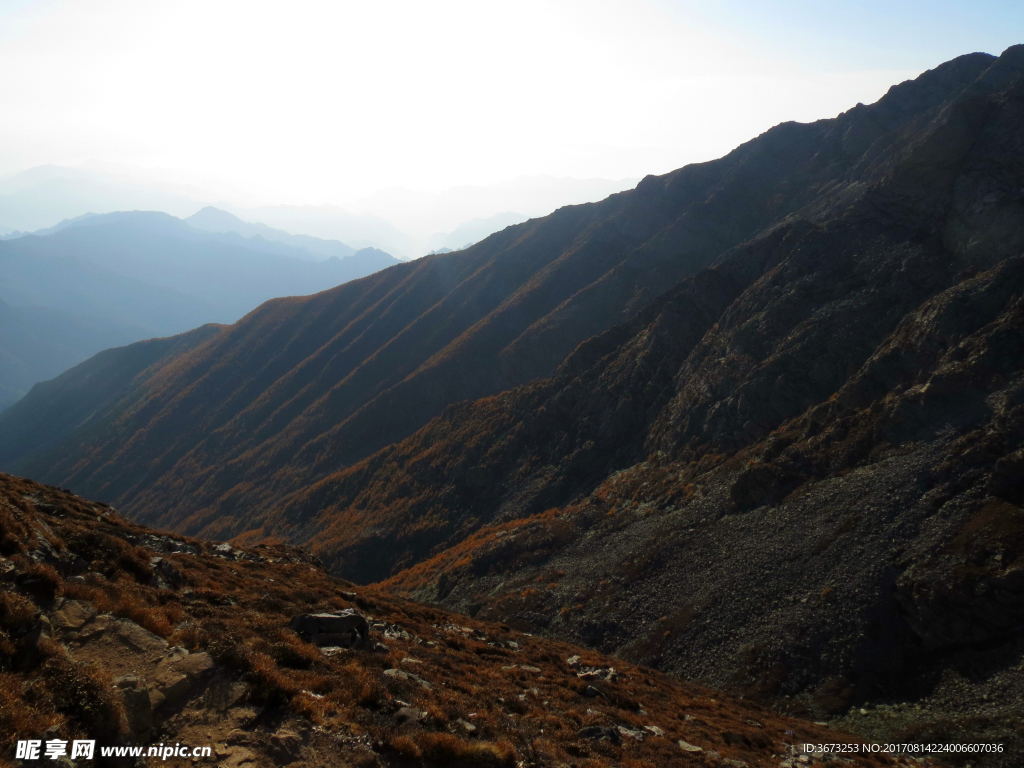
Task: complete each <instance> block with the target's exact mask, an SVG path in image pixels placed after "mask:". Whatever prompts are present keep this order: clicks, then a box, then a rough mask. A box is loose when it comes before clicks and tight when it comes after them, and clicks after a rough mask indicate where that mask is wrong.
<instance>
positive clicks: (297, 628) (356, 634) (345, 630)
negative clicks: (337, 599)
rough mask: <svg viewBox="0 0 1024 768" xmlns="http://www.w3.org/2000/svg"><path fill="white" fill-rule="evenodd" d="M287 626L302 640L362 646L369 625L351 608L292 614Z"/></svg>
mask: <svg viewBox="0 0 1024 768" xmlns="http://www.w3.org/2000/svg"><path fill="white" fill-rule="evenodd" d="M288 628H289V629H291V630H292V631H293V632H295V633H296V634H297V635H299V637H302V638H303V639H304V640H308V641H309V642H311V643H314V644H315V645H319V646H331V645H335V646H343V647H354V646H362V645H365V644H366V642H367V641H368V640H369V637H370V625H369V624H368V623H367V621H366V619H365V618H364V617H363V616H360V615H359V614H358V613H356V612H355V611H353V610H352V609H351V608H349V609H346V610H344V611H339V612H338V613H303V614H300V615H298V616H293V617H292V619H291V621H289V622H288Z"/></svg>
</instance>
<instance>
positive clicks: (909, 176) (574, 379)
mask: <svg viewBox="0 0 1024 768" xmlns="http://www.w3.org/2000/svg"><path fill="white" fill-rule="evenodd" d="M971 62H975V63H980V64H982V65H984V66H982V67H979V69H980V75H976V76H975V77H973V78H972V79H971V83H970V84H969V85H968V87H966V88H964V89H963V90H959V91H957V92H956V94H955V95H954V96H953V97H951V98H947V99H946V100H944V101H942V102H941V103H939V104H936V105H934V106H933V107H931V108H930V109H927V110H925V111H923V112H922V113H921V114H920V116H919V117H918V119H917V120H916V121H913V122H912V123H909V124H906V125H904V126H903V127H902V128H901V129H900V131H898V132H897V133H896V135H890V134H881V135H880V136H879V137H878V138H876V139H875V140H874V141H873V142H872V143H871V145H870V148H869V149H868V150H866V151H865V152H864V154H863V156H862V157H863V160H862V162H863V163H864V165H863V167H862V168H860V169H859V170H857V171H856V172H857V173H861V174H863V175H862V176H860V178H862V179H864V181H863V182H860V183H859V184H857V185H854V184H849V185H846V186H837V187H836V191H834V192H832V193H830V194H829V195H828V196H825V197H821V198H819V199H816V200H815V201H814V202H813V203H812V204H810V205H808V206H807V207H806V208H805V209H803V210H802V211H801V212H800V214H799V215H796V216H793V217H790V218H789V219H788V220H787V221H785V222H783V223H781V224H779V225H778V226H776V227H773V228H771V229H770V230H769V231H766V232H765V233H763V234H761V235H759V236H758V237H756V238H754V239H752V240H751V241H749V242H747V243H744V244H742V245H740V246H738V247H736V248H734V249H731V250H730V251H728V252H726V253H724V254H723V255H721V256H720V257H718V258H717V259H716V260H715V262H714V264H713V265H712V266H711V267H710V268H709V269H707V270H704V271H702V272H699V273H698V274H696V275H694V276H692V277H691V278H688V279H686V280H683V281H682V282H681V283H679V284H678V285H677V286H676V287H674V288H673V289H672V290H670V291H669V292H667V293H666V294H664V295H663V296H661V297H660V298H659V299H657V300H655V301H654V302H652V303H651V304H650V305H649V306H648V307H646V308H645V309H644V310H643V311H641V312H640V313H638V314H637V315H636V316H635V317H634V318H632V319H631V320H630V321H629V322H627V323H625V324H622V325H619V326H617V327H615V328H613V329H610V330H609V331H607V332H605V333H603V334H600V335H597V336H596V337H594V338H592V339H591V340H589V341H587V342H586V343H584V344H582V345H580V346H579V347H578V348H577V349H576V350H575V352H574V353H573V354H572V355H570V356H569V357H568V359H566V360H565V362H564V363H563V364H562V365H561V366H560V367H559V369H558V371H557V372H556V374H555V375H554V376H553V377H551V378H548V379H545V380H541V381H537V382H534V383H531V384H529V385H526V386H523V387H520V388H515V389H512V390H509V391H505V392H503V393H501V394H499V395H496V396H493V397H489V398H485V399H481V400H477V401H472V402H463V403H459V404H456V405H453V406H450V407H449V408H448V409H447V410H446V411H445V412H444V413H443V414H442V415H441V416H440V417H438V418H436V419H434V420H432V421H431V422H430V423H429V424H427V425H426V426H425V427H424V428H423V429H421V430H419V431H418V432H417V433H415V434H414V435H412V436H411V437H409V438H407V439H406V440H404V441H401V442H399V443H397V444H395V445H392V446H389V447H388V448H386V449H384V450H382V451H380V452H378V453H376V454H374V455H373V456H371V457H369V458H367V459H365V460H364V461H362V462H359V463H358V464H356V465H354V466H353V467H350V468H347V469H345V470H342V471H339V472H337V473H334V474H332V475H330V476H328V477H327V478H325V479H323V480H321V481H319V482H317V483H316V484H314V485H312V486H311V487H310V488H308V489H302V490H300V491H298V492H296V493H294V494H292V495H291V496H289V497H287V498H286V499H285V500H284V501H283V502H282V503H281V504H280V505H279V506H278V508H277V509H275V510H273V511H271V512H269V513H267V514H265V515H261V516H256V517H255V522H256V523H258V524H259V525H258V527H257V526H255V525H254V526H253V530H252V531H251V532H250V533H249V534H248V535H247V536H243V537H242V538H241V540H258V539H259V538H262V537H280V538H285V539H289V540H293V541H304V542H309V543H311V545H312V546H313V547H314V549H315V551H316V552H317V553H318V554H319V555H320V556H322V557H323V558H324V559H325V561H326V562H327V563H328V565H329V566H330V567H332V568H333V569H335V570H336V572H338V573H340V574H342V575H344V576H346V577H348V578H352V579H357V580H365V581H375V580H378V579H382V578H386V577H388V576H392V578H391V580H390V581H388V582H386V585H387V586H389V587H390V588H393V589H398V590H405V591H407V592H409V593H410V594H411V595H413V596H415V597H417V598H419V599H424V600H431V601H437V602H440V603H442V604H444V605H447V606H449V607H453V608H456V609H459V610H465V611H468V612H470V613H472V614H473V615H476V616H478V617H487V618H489V619H498V620H502V621H505V622H507V623H509V624H510V625H513V626H518V627H520V628H521V629H526V630H529V631H534V632H543V633H545V634H549V635H553V636H557V637H561V638H563V639H567V640H572V641H573V642H580V643H585V644H588V645H591V646H595V647H598V648H600V649H601V650H603V651H605V652H612V653H615V654H617V655H622V656H625V657H626V658H630V659H632V660H635V661H638V662H642V663H645V664H652V665H657V666H659V667H661V668H664V669H668V670H671V671H674V672H677V673H679V674H680V675H682V676H684V677H687V678H692V679H698V680H701V681H703V682H706V683H709V684H714V685H716V686H720V687H729V688H731V689H734V690H738V691H742V692H744V693H746V694H750V695H755V696H759V697H764V698H770V699H772V700H773V701H775V702H776V703H777V704H778V705H779V706H787V707H793V708H795V709H798V710H799V711H802V712H806V713H810V714H813V715H814V716H816V717H822V716H830V717H840V716H845V715H846V714H847V713H849V712H851V711H853V712H856V711H857V710H858V709H859V708H861V707H862V706H863V705H864V704H866V703H869V702H872V703H878V704H885V705H886V706H889V705H893V706H895V705H902V704H904V703H905V702H907V701H914V702H917V703H918V705H919V706H920V709H918V710H914V712H915V714H914V715H913V716H912V717H911V720H912V721H913V726H912V727H913V728H917V729H919V732H920V733H941V732H944V729H945V732H952V731H955V730H957V729H973V731H972V732H973V733H974V734H975V735H976V736H977V738H985V737H996V736H998V737H1000V738H1011V737H1012V738H1019V731H1017V726H1016V725H1015V723H1019V722H1020V720H1021V716H1022V715H1024V711H1022V709H1021V704H1020V702H1021V692H1022V691H1024V668H1022V666H1021V664H1022V661H1024V642H1022V640H1021V635H1020V628H1021V627H1022V626H1024V580H1022V576H1024V537H1022V535H1021V530H1022V529H1024V509H1022V507H1021V504H1022V503H1024V491H1022V488H1024V485H1022V480H1021V474H1022V470H1024V459H1022V458H1021V457H1022V452H1024V410H1022V408H1021V406H1020V403H1021V392H1022V391H1024V390H1022V386H1024V370H1022V368H1024V255H1022V254H1024V202H1022V201H1024V193H1022V190H1024V162H1022V158H1024V79H1022V70H1024V49H1022V48H1016V49H1011V50H1010V51H1008V52H1007V53H1006V54H1004V55H1003V57H1001V58H1000V59H999V60H996V61H993V60H991V59H990V58H988V57H967V58H966V59H961V60H957V61H955V62H953V63H952V64H951V65H948V66H947V67H945V68H939V69H938V70H936V71H935V72H933V73H930V74H929V75H928V76H923V77H922V78H921V79H920V80H919V81H916V82H914V83H909V84H904V85H902V86H900V87H898V88H896V89H894V90H893V92H892V93H890V95H889V96H888V97H887V99H902V100H904V101H906V102H912V103H918V102H919V100H920V99H922V98H923V96H922V94H932V93H934V92H935V91H934V84H935V82H936V80H939V81H940V82H948V80H944V79H943V78H952V77H953V76H954V75H955V76H956V77H961V76H964V73H965V71H967V70H966V68H967V66H968V65H969V64H970V63H971ZM885 105H886V101H885V100H883V102H881V103H880V104H879V105H876V107H877V108H882V107H883V106H885ZM867 109H869V108H858V109H857V110H855V112H863V111H864V110H867ZM871 121H872V123H873V122H874V118H872V119H871ZM833 127H834V128H835V127H837V125H833ZM792 130H794V131H795V130H802V129H798V128H793V129H792ZM856 135H857V133H856V132H855V131H853V130H852V128H851V127H846V129H845V131H844V133H843V137H844V140H851V141H852V138H851V137H855V136H856ZM644 189H645V184H641V186H640V188H639V189H638V190H637V192H638V193H641V192H643V191H644ZM403 569H405V570H403ZM638 625H639V626H640V627H642V629H640V630H637V626H638ZM870 711H871V712H877V714H876V715H871V716H870V717H867V716H858V715H854V719H855V720H857V722H859V723H860V726H858V727H864V728H875V729H878V732H885V731H886V729H889V732H890V733H891V730H892V728H893V723H894V722H895V723H902V724H905V720H903V719H901V718H905V717H906V710H905V709H899V708H898V707H897V709H895V710H894V709H891V708H889V709H886V708H882V709H879V710H877V711H876V710H874V709H872V710H870ZM865 717H867V719H864V718H865ZM1015 731H1016V732H1017V735H1016V736H1013V734H1014V733H1015Z"/></svg>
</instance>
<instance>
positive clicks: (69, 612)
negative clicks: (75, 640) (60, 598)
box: [50, 600, 96, 630]
mask: <svg viewBox="0 0 1024 768" xmlns="http://www.w3.org/2000/svg"><path fill="white" fill-rule="evenodd" d="M95 615H96V609H95V608H93V607H92V606H91V605H89V604H88V603H83V602H82V601H81V600H65V601H64V602H63V603H62V604H61V606H60V609H59V610H57V611H54V612H53V615H52V616H50V624H51V625H52V626H53V628H54V629H58V630H78V629H81V628H82V626H83V625H84V624H85V623H86V622H87V621H89V620H91V619H92V618H93V617H94V616H95Z"/></svg>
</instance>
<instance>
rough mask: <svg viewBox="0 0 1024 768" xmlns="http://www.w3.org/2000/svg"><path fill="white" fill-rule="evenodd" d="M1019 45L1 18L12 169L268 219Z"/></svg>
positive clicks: (929, 39) (658, 23)
mask: <svg viewBox="0 0 1024 768" xmlns="http://www.w3.org/2000/svg"><path fill="white" fill-rule="evenodd" d="M1022 33H1024V3H1020V2H1013V3H1011V2H991V1H989V0H973V1H972V2H969V3H968V2H963V1H962V0H960V1H958V2H942V1H941V0H928V2H916V1H914V2H901V1H900V0H887V1H886V2H881V1H880V0H859V1H858V2H845V0H844V1H842V2H839V1H837V2H830V3H824V2H820V0H788V1H780V2H775V3H765V2H763V0H719V1H718V2H698V1H697V0H515V2H508V1H506V0H493V1H487V0H468V1H463V0H430V2H424V1H423V0H409V1H406V0H357V1H356V2H349V1H348V0H289V2H280V1H277V2H260V1H259V0H225V1H221V0H174V2H166V1H165V0H159V1H155V0H78V1H71V0H69V1H67V2H59V1H58V0H35V1H33V2H25V1H24V0H21V1H19V0H0V104H2V105H3V115H4V118H3V120H2V121H0V173H9V172H13V171H17V170H21V169H23V168H27V167H31V166H34V165H39V164H43V163H53V164H59V165H72V166H75V165H88V166H92V167H128V168H141V169H149V170H148V171H147V173H152V174H153V175H155V176H160V177H163V178H166V179H177V180H179V181H182V182H190V183H197V184H200V185H202V184H211V183H216V184H219V185H221V188H224V187H225V186H232V187H235V188H237V189H239V190H243V191H244V192H246V193H248V194H251V195H255V196H256V197H258V198H259V199H261V200H263V201H265V202H267V203H325V202H343V201H345V200H346V199H350V198H352V197H354V196H359V195H365V194H368V193H370V192H372V191H373V190H375V189H379V188H382V187H388V186H404V187H410V188H415V189H423V190H439V189H443V188H446V187H449V186H452V185H456V184H486V183H491V182H495V181H498V180H501V179H507V178H512V177H516V176H522V175H534V174H550V175H554V176H573V177H579V178H623V177H640V176H644V175H646V174H648V173H663V172H666V171H669V170H671V169H673V168H676V167H679V166H681V165H684V164H686V163H688V162H693V161H699V160H706V159H710V158H713V157H717V156H719V155H722V154H724V153H725V152H727V151H728V150H730V149H731V148H733V147H734V146H736V145H737V144H739V143H740V142H742V141H745V140H747V139H749V138H752V137H753V136H755V135H757V134H758V133H760V132H762V131H764V130H766V129H767V128H769V127H771V126H772V125H774V124H776V123H778V122H781V121H784V120H801V121H808V120H813V119H817V118H821V117H832V116H834V115H836V114H837V113H839V112H841V111H843V110H845V109H848V108H849V107H852V106H853V105H854V104H856V103H857V102H858V101H862V102H866V103H867V102H871V101H874V100H876V99H878V98H879V97H880V96H881V95H882V94H884V93H885V91H886V90H887V89H888V87H889V86H890V85H892V84H893V83H895V82H898V81H901V80H904V79H907V78H909V77H914V76H916V75H917V74H919V73H920V72H921V71H923V70H924V69H927V68H929V67H932V66H935V65H937V64H939V63H941V62H942V61H945V60H947V59H950V58H952V57H954V56H956V55H959V54H962V53H968V52H971V51H976V50H984V51H987V52H989V53H995V54H998V53H1000V52H1001V51H1002V50H1003V49H1005V48H1006V47H1007V46H1009V45H1011V44H1013V43H1015V42H1019V41H1020V40H1021V39H1024V34H1022ZM1015 38H1017V39H1015Z"/></svg>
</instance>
